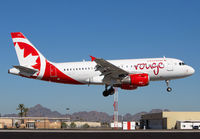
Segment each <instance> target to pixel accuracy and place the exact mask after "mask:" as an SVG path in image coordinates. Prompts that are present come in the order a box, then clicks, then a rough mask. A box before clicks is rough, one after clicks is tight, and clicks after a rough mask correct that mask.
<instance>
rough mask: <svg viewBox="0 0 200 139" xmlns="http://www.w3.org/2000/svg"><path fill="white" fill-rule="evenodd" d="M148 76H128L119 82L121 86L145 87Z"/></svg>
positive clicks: (144, 74) (142, 74) (147, 82)
mask: <svg viewBox="0 0 200 139" xmlns="http://www.w3.org/2000/svg"><path fill="white" fill-rule="evenodd" d="M149 81H150V79H149V75H148V74H146V73H141V74H130V75H128V76H126V77H125V78H124V79H123V80H122V81H121V82H122V84H128V85H133V86H135V87H138V86H147V85H148V84H149Z"/></svg>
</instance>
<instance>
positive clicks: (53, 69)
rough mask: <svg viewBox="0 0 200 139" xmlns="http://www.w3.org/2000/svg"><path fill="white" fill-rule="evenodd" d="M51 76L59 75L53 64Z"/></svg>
mask: <svg viewBox="0 0 200 139" xmlns="http://www.w3.org/2000/svg"><path fill="white" fill-rule="evenodd" d="M50 77H57V71H56V68H55V67H54V66H53V65H50Z"/></svg>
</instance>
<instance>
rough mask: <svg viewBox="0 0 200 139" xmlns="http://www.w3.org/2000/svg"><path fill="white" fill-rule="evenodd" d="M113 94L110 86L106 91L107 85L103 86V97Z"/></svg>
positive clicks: (113, 90) (113, 91)
mask: <svg viewBox="0 0 200 139" xmlns="http://www.w3.org/2000/svg"><path fill="white" fill-rule="evenodd" d="M114 93H115V89H114V88H113V87H112V86H111V87H110V88H109V89H108V86H107V85H106V86H105V91H103V96H104V97H107V96H109V95H113V94H114Z"/></svg>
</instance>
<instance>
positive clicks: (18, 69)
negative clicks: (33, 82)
mask: <svg viewBox="0 0 200 139" xmlns="http://www.w3.org/2000/svg"><path fill="white" fill-rule="evenodd" d="M13 67H14V68H12V69H10V70H8V73H11V74H15V75H23V76H27V77H31V76H33V75H34V74H35V73H36V72H38V70H36V69H31V68H27V67H24V66H13Z"/></svg>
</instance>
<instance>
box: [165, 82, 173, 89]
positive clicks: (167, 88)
mask: <svg viewBox="0 0 200 139" xmlns="http://www.w3.org/2000/svg"><path fill="white" fill-rule="evenodd" d="M165 82H166V84H167V92H171V91H172V88H171V87H169V80H165Z"/></svg>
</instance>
